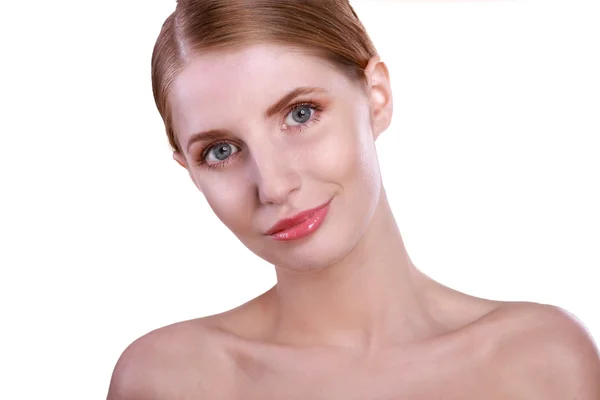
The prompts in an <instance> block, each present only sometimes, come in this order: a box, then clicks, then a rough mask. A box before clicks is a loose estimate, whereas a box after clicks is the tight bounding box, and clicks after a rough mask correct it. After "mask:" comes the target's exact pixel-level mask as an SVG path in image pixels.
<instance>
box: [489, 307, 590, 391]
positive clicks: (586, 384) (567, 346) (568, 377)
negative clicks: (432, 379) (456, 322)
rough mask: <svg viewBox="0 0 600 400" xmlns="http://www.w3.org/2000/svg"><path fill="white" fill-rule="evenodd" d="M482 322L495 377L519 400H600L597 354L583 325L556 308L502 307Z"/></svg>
mask: <svg viewBox="0 0 600 400" xmlns="http://www.w3.org/2000/svg"><path fill="white" fill-rule="evenodd" d="M481 322H482V329H483V331H484V332H485V333H484V334H485V335H486V336H487V337H489V338H490V340H489V342H488V343H489V347H488V350H489V353H488V354H487V356H488V357H487V359H488V362H489V369H490V370H491V371H492V373H493V375H494V376H497V377H501V379H502V381H503V382H509V385H508V386H509V387H508V388H507V390H510V392H511V393H510V394H511V395H515V397H518V398H544V399H579V400H588V399H589V400H594V399H600V357H599V353H598V348H597V346H596V344H595V343H594V341H593V339H592V338H591V336H590V334H589V333H588V332H587V330H586V329H585V327H584V326H583V325H582V323H581V322H580V321H579V320H577V319H576V318H575V317H574V316H573V315H571V314H570V313H568V312H566V311H565V310H563V309H560V308H558V307H554V306H549V305H543V304H536V303H504V304H502V305H500V306H499V307H497V309H496V310H495V311H493V312H491V313H490V314H489V315H488V316H486V318H484V320H482V321H481Z"/></svg>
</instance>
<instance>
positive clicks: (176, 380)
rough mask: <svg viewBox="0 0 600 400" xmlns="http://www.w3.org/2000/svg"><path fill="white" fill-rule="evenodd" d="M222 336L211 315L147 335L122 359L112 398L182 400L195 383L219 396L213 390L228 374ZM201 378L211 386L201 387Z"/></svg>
mask: <svg viewBox="0 0 600 400" xmlns="http://www.w3.org/2000/svg"><path fill="white" fill-rule="evenodd" d="M221 337H222V333H221V332H220V330H219V327H218V324H215V323H214V319H213V318H211V317H205V318H199V319H195V320H189V321H183V322H178V323H175V324H172V325H168V326H165V327H162V328H159V329H156V330H154V331H152V332H149V333H147V334H145V335H143V336H141V337H140V338H138V339H136V340H135V341H133V342H132V343H131V344H130V345H129V346H127V348H126V349H125V350H124V351H123V353H122V354H121V356H120V357H119V359H118V361H117V363H116V365H115V368H114V370H113V373H112V377H111V381H110V386H109V391H108V397H107V399H108V400H137V399H144V400H151V399H155V398H170V397H176V393H175V392H176V391H178V390H184V389H185V388H186V387H187V386H189V385H195V386H196V387H198V388H200V387H203V388H204V389H205V390H206V392H207V393H210V392H213V391H214V390H215V389H214V388H212V386H214V385H216V384H218V383H219V380H223V379H224V377H226V375H227V373H226V371H225V370H226V369H227V356H226V354H225V352H224V351H223V350H224V349H223V346H222V339H221ZM219 376H220V378H219ZM198 378H200V380H203V381H206V383H207V384H206V385H202V384H201V385H198ZM192 381H193V382H192ZM209 386H211V387H209ZM189 389H190V388H188V390H189ZM198 390H201V389H198ZM197 394H198V396H201V395H202V393H197ZM200 398H201V397H200Z"/></svg>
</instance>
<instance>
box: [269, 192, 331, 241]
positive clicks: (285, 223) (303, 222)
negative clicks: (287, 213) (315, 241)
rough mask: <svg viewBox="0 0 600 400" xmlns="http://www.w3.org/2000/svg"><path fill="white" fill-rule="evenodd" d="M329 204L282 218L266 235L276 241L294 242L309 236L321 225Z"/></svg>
mask: <svg viewBox="0 0 600 400" xmlns="http://www.w3.org/2000/svg"><path fill="white" fill-rule="evenodd" d="M330 202H331V200H329V201H328V202H327V203H325V204H323V205H320V206H319V207H316V208H313V209H310V210H306V211H302V212H300V213H298V214H296V215H294V216H292V217H289V218H284V219H282V220H280V221H279V222H277V223H276V224H275V225H273V227H271V229H269V230H268V231H267V233H266V234H267V235H269V236H271V237H272V238H273V239H276V240H294V239H300V238H302V237H305V236H307V235H310V234H311V233H313V232H314V231H316V230H317V228H319V226H321V224H322V223H323V220H324V219H325V216H326V215H327V211H328V210H329V203H330Z"/></svg>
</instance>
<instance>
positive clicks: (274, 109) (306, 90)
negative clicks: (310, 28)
mask: <svg viewBox="0 0 600 400" xmlns="http://www.w3.org/2000/svg"><path fill="white" fill-rule="evenodd" d="M326 92H327V91H326V90H325V89H322V88H318V87H308V86H306V87H297V88H295V89H293V90H291V91H290V92H288V93H287V94H286V95H284V96H283V97H282V98H281V99H279V100H278V101H277V102H276V103H275V104H273V105H272V106H270V107H269V108H268V109H267V111H266V112H265V117H267V118H270V117H272V116H274V115H275V114H277V113H279V112H281V111H282V110H283V109H284V108H285V107H286V106H287V105H288V104H289V103H290V102H291V101H292V100H294V99H295V98H296V97H298V96H303V95H308V94H314V93H326ZM227 134H228V132H227V131H224V130H219V129H212V130H209V131H203V132H198V133H194V134H193V135H191V136H190V138H189V139H188V142H187V145H186V149H187V151H188V152H189V150H190V147H191V146H192V144H194V143H195V142H197V141H199V140H211V139H213V140H214V139H220V138H222V137H223V136H226V135H227Z"/></svg>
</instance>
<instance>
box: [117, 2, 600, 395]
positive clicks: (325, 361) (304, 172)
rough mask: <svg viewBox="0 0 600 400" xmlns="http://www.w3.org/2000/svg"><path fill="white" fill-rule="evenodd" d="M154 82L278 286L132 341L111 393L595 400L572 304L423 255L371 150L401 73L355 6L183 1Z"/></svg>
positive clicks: (168, 28)
mask: <svg viewBox="0 0 600 400" xmlns="http://www.w3.org/2000/svg"><path fill="white" fill-rule="evenodd" d="M152 84H153V88H154V95H155V99H156V103H157V107H158V109H159V111H160V113H161V116H162V117H163V120H164V122H165V126H166V131H167V135H168V137H169V141H170V144H171V146H172V148H173V157H174V159H175V160H176V161H177V162H178V163H179V164H180V165H181V166H183V167H184V168H186V169H187V171H188V173H189V175H190V177H191V179H192V181H193V182H194V184H195V185H196V187H197V188H198V189H199V190H200V191H201V192H202V193H203V194H204V196H205V197H206V200H207V201H208V203H209V205H210V206H211V208H212V209H213V211H214V212H215V214H216V215H217V216H218V218H219V219H220V220H221V221H222V222H223V223H224V224H225V225H226V226H227V227H228V228H229V229H230V230H231V231H232V232H233V233H234V234H235V235H236V236H237V237H238V238H239V240H241V241H242V243H244V245H246V246H247V247H248V248H249V249H250V250H252V251H253V252H254V253H256V254H257V255H259V256H260V257H262V258H263V259H265V260H267V261H268V262H270V263H272V264H273V265H274V266H275V269H276V274H277V284H276V285H275V286H274V287H273V288H272V289H270V290H269V291H267V292H266V293H264V294H262V295H261V296H259V297H257V298H256V299H253V300H252V301H250V302H248V303H246V304H244V305H242V306H240V307H238V308H236V309H234V310H231V311H228V312H225V313H222V314H218V315H213V316H210V317H205V318H200V319H196V320H191V321H185V322H181V323H178V324H174V325H171V326H168V327H164V328H161V329H158V330H156V331H154V332H151V333H149V334H147V335H145V336H143V337H142V338H140V339H138V340H137V341H135V342H134V343H133V344H131V345H130V346H129V347H128V348H127V349H126V350H125V352H124V353H123V355H122V356H121V358H120V359H119V361H118V363H117V366H116V368H115V371H114V374H113V379H112V382H111V386H110V389H109V395H108V398H109V399H110V400H119V399H123V400H130V399H192V398H193V399H538V398H539V399H568V398H577V399H582V400H583V399H589V400H591V399H600V362H599V359H598V354H597V350H596V348H595V345H594V343H593V342H592V340H591V338H590V337H589V336H588V335H587V333H586V331H585V329H584V328H583V327H582V326H581V325H579V324H578V323H577V322H576V321H575V320H574V319H573V318H571V317H570V316H569V315H568V314H567V313H565V312H563V311H561V310H560V309H557V308H554V307H550V306H544V305H538V304H529V303H502V302H495V301H489V300H484V299H479V298H474V297H470V296H467V295H465V294H462V293H458V292H456V291H454V290H451V289H449V288H447V287H444V286H442V285H440V284H438V283H436V282H434V281H433V280H431V279H429V278H428V277H427V276H425V275H424V274H422V273H421V272H419V271H418V270H417V268H415V266H414V265H413V264H412V262H411V260H410V258H409V256H408V254H407V253H406V250H405V247H404V245H403V241H402V237H401V235H400V232H399V230H398V227H397V225H396V222H395V220H394V217H393V215H392V212H391V209H390V206H389V203H388V200H387V198H386V194H385V190H384V188H383V187H382V182H381V175H380V171H379V165H378V161H377V154H376V149H375V140H376V139H377V137H378V136H379V135H380V134H382V133H383V132H384V131H385V130H386V128H387V127H388V126H389V124H390V121H391V118H392V109H393V107H392V92H391V88H390V81H389V76H388V71H387V68H386V66H385V64H384V63H383V62H382V61H381V60H380V58H379V57H378V55H377V52H376V50H375V47H374V46H373V44H372V43H371V41H370V39H369V37H368V35H367V33H366V32H365V30H364V28H363V26H362V24H361V23H360V21H359V19H358V17H357V16H356V14H355V13H354V11H353V10H352V8H351V6H350V5H349V4H348V2H347V0H327V1H323V0H303V1H298V0H230V1H216V0H187V1H179V2H178V5H177V9H176V11H175V12H174V14H172V15H171V16H170V17H169V18H168V19H167V21H166V22H165V24H164V26H163V29H162V31H161V33H160V36H159V38H158V40H157V43H156V47H155V50H154V54H153V59H152Z"/></svg>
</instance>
